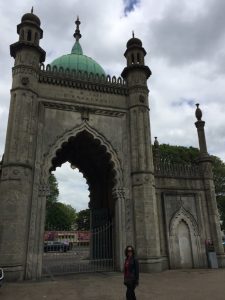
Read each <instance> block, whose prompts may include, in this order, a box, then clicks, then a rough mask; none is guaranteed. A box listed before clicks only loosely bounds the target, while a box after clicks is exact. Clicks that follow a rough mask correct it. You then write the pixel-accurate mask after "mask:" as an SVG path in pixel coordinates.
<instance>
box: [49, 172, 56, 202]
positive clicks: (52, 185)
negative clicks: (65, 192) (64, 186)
mask: <svg viewBox="0 0 225 300" xmlns="http://www.w3.org/2000/svg"><path fill="white" fill-rule="evenodd" d="M48 184H49V196H48V197H47V202H49V203H55V202H57V201H58V197H59V188H58V182H57V179H56V177H55V175H54V174H51V175H50V176H49V179H48Z"/></svg>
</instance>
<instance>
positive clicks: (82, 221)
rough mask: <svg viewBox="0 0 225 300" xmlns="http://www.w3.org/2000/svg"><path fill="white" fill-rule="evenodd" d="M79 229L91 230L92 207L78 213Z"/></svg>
mask: <svg viewBox="0 0 225 300" xmlns="http://www.w3.org/2000/svg"><path fill="white" fill-rule="evenodd" d="M76 224H77V229H78V230H90V209H89V208H88V209H84V210H81V211H79V212H78V213H77V219H76Z"/></svg>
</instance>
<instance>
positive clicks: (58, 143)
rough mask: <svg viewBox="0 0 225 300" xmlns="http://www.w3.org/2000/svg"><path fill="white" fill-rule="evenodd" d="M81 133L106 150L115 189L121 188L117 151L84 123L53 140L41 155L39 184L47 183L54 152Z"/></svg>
mask: <svg viewBox="0 0 225 300" xmlns="http://www.w3.org/2000/svg"><path fill="white" fill-rule="evenodd" d="M82 132H87V133H89V134H90V135H91V136H92V137H93V139H94V140H98V141H99V143H100V145H101V146H104V147H105V148H106V153H108V154H109V155H110V161H111V163H112V164H113V171H114V172H115V180H116V183H115V187H117V188H121V187H123V174H122V166H121V162H120V160H119V158H118V154H117V151H116V150H115V149H114V148H113V147H112V145H111V143H110V142H109V141H108V140H107V139H106V138H105V136H104V135H103V134H101V133H100V132H99V131H97V130H96V129H95V128H93V127H91V126H90V125H89V124H88V123H87V122H86V121H84V122H83V123H82V124H80V125H78V126H76V127H74V128H72V129H70V130H67V131H65V132H64V133H63V134H62V135H61V136H59V137H57V138H56V139H55V142H54V143H52V144H51V145H50V146H49V150H48V152H47V153H44V154H43V164H42V167H41V169H42V171H41V184H42V185H45V184H46V183H47V181H48V177H49V170H50V169H51V167H52V160H53V159H54V157H56V152H57V151H58V150H59V149H61V148H62V145H63V144H64V143H67V142H69V139H70V138H72V137H76V136H77V135H78V134H80V133H82Z"/></svg>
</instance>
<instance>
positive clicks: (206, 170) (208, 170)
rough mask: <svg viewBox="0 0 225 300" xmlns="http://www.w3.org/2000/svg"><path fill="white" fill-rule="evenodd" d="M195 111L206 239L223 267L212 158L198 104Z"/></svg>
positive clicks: (224, 260) (223, 259)
mask: <svg viewBox="0 0 225 300" xmlns="http://www.w3.org/2000/svg"><path fill="white" fill-rule="evenodd" d="M196 106H197V109H196V112H195V115H196V118H197V122H195V126H196V128H197V131H198V140H199V148H200V157H199V160H198V162H199V165H200V168H201V171H202V176H203V182H204V187H205V197H206V203H207V209H208V216H209V222H210V224H209V225H210V226H209V227H210V234H211V237H207V238H210V239H212V241H213V244H214V247H215V250H216V253H217V257H218V263H219V266H220V267H225V255H224V250H223V245H222V237H221V229H220V222H219V213H218V208H217V201H216V194H215V186H214V180H213V172H212V158H211V157H210V155H209V154H208V152H207V145H206V138H205V131H204V126H205V122H204V121H202V119H201V118H202V111H201V110H200V108H199V104H196Z"/></svg>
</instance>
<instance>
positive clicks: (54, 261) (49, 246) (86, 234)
mask: <svg viewBox="0 0 225 300" xmlns="http://www.w3.org/2000/svg"><path fill="white" fill-rule="evenodd" d="M113 244H114V243H113V222H108V223H106V224H104V225H103V226H100V227H98V228H93V229H92V230H90V231H56V230H51V231H46V232H45V242H44V249H43V251H44V252H43V260H42V275H43V276H52V275H59V274H69V273H84V272H100V271H104V272H110V271H114V259H113V257H114V253H113Z"/></svg>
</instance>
